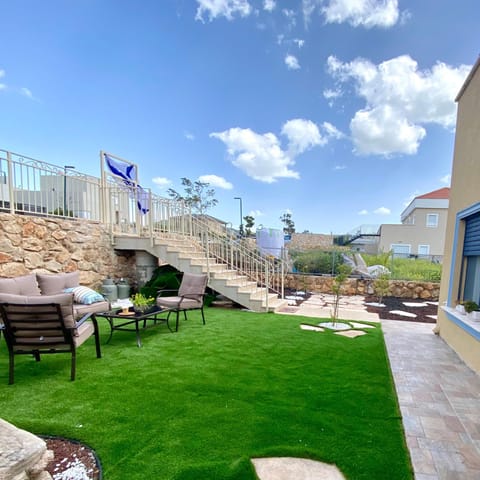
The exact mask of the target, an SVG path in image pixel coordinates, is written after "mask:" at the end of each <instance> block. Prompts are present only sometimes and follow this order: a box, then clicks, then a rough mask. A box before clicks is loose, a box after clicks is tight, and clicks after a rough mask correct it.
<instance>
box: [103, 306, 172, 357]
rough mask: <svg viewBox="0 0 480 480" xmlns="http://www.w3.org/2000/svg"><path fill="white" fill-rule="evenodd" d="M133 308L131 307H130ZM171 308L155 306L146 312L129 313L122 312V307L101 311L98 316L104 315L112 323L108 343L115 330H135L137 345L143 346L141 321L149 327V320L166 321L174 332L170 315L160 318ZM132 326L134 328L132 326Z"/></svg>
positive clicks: (155, 322)
mask: <svg viewBox="0 0 480 480" xmlns="http://www.w3.org/2000/svg"><path fill="white" fill-rule="evenodd" d="M130 310H131V309H130ZM169 311H170V309H169V308H159V307H155V308H154V309H152V310H150V311H148V312H145V313H138V312H134V311H129V312H128V314H125V313H123V312H122V309H121V308H116V309H114V310H110V311H108V312H104V313H99V314H98V316H101V317H104V318H106V319H107V320H108V323H109V324H110V336H109V337H108V340H107V343H108V342H110V340H111V339H112V336H113V332H114V331H115V330H123V331H125V332H135V334H136V336H137V345H138V346H139V347H141V346H142V339H141V338H140V323H141V322H143V326H142V328H147V321H148V320H152V321H153V324H154V325H155V324H157V322H162V323H166V324H167V327H168V329H169V330H170V331H171V332H173V330H172V329H171V328H170V325H169V323H168V315H167V316H166V317H164V318H159V317H158V316H159V315H161V314H163V313H165V312H167V313H168V312H169ZM132 326H133V327H134V328H132Z"/></svg>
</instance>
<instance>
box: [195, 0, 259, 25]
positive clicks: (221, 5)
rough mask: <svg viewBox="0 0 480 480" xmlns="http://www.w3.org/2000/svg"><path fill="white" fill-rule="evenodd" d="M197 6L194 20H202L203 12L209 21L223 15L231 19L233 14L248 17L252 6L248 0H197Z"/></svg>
mask: <svg viewBox="0 0 480 480" xmlns="http://www.w3.org/2000/svg"><path fill="white" fill-rule="evenodd" d="M197 3H198V8H197V14H196V15H195V20H200V21H202V22H204V21H205V20H204V17H203V16H204V14H208V19H209V20H210V21H212V20H214V19H216V18H217V17H225V18H226V19H227V20H233V18H234V17H235V15H239V16H240V17H248V15H250V13H251V12H252V7H251V5H250V4H249V3H248V0H197Z"/></svg>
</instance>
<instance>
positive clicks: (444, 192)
mask: <svg viewBox="0 0 480 480" xmlns="http://www.w3.org/2000/svg"><path fill="white" fill-rule="evenodd" d="M415 198H416V199H417V198H428V199H448V198H450V187H444V188H439V189H438V190H434V191H433V192H429V193H424V194H423V195H419V196H418V197H415Z"/></svg>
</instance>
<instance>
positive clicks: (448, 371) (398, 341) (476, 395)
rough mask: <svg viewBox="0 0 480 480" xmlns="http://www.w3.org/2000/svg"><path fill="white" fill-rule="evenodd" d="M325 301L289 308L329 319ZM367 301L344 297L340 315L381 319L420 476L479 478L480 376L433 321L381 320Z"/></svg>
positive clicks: (455, 479) (448, 479)
mask: <svg viewBox="0 0 480 480" xmlns="http://www.w3.org/2000/svg"><path fill="white" fill-rule="evenodd" d="M325 300H327V303H328V298H327V299H326V296H325V295H318V296H317V295H313V296H312V297H311V298H310V299H309V300H308V301H306V302H304V303H303V304H301V305H300V306H298V307H295V308H292V309H290V311H288V310H287V311H285V312H284V313H286V314H296V315H305V316H309V317H321V318H328V317H329V307H328V306H327V305H326V302H325ZM362 303H363V297H348V298H347V299H345V300H342V303H341V305H340V315H339V317H340V318H348V319H351V320H366V321H381V323H382V329H383V331H384V336H385V343H386V346H387V352H388V357H389V360H390V365H391V369H392V374H393V378H394V382H395V388H396V390H397V395H398V401H399V405H400V410H401V413H402V419H403V425H404V429H405V435H406V439H407V445H408V448H409V451H410V456H411V459H412V464H413V468H414V472H415V479H416V480H479V479H480V377H479V376H478V375H477V374H475V373H474V372H473V371H472V370H470V368H468V367H467V366H466V365H465V364H464V363H463V362H462V361H461V360H460V359H459V357H458V356H457V354H456V353H455V352H454V351H453V350H452V349H451V348H450V347H449V346H448V345H447V344H446V343H445V342H444V341H443V340H442V339H441V338H440V337H439V336H437V335H435V334H434V333H433V327H434V325H433V324H426V323H418V322H411V321H408V322H407V321H405V322H402V321H395V320H379V319H378V316H376V315H375V314H369V313H368V312H367V311H366V309H365V306H363V304H362ZM291 478H292V480H293V479H294V478H295V480H301V479H304V478H311V477H304V476H300V477H291ZM320 478H321V477H320ZM324 478H328V477H324Z"/></svg>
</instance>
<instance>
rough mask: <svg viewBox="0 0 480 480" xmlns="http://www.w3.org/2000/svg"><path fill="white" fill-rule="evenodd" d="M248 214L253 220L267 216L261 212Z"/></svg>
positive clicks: (256, 211)
mask: <svg viewBox="0 0 480 480" xmlns="http://www.w3.org/2000/svg"><path fill="white" fill-rule="evenodd" d="M248 214H249V215H251V216H252V217H253V218H258V217H263V216H264V215H265V214H264V213H263V212H262V211H261V210H250V212H249V213H248Z"/></svg>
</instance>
